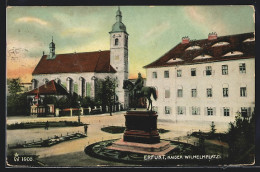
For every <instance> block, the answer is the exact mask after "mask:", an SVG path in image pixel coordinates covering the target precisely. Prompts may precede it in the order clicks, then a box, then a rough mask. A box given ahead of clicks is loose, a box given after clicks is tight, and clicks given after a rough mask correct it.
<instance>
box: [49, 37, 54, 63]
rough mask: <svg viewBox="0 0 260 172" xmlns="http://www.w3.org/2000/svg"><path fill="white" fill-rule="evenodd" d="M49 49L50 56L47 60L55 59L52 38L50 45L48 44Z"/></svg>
mask: <svg viewBox="0 0 260 172" xmlns="http://www.w3.org/2000/svg"><path fill="white" fill-rule="evenodd" d="M49 48H50V54H49V56H48V58H47V59H55V57H56V55H55V44H54V42H53V37H52V41H51V43H50V44H49Z"/></svg>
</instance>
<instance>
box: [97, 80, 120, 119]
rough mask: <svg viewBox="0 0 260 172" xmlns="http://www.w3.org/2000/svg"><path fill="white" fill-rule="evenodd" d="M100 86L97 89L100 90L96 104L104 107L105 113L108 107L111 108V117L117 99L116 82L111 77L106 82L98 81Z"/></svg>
mask: <svg viewBox="0 0 260 172" xmlns="http://www.w3.org/2000/svg"><path fill="white" fill-rule="evenodd" d="M97 83H98V84H99V85H98V86H97V87H96V88H98V89H97V90H96V91H97V94H96V99H95V100H96V102H97V103H98V104H101V105H102V109H103V112H104V110H105V109H106V106H108V107H109V108H108V109H109V113H110V116H112V106H113V105H114V103H115V98H116V93H115V89H116V85H117V83H116V80H115V79H112V78H110V77H106V78H105V79H104V80H98V81H97Z"/></svg>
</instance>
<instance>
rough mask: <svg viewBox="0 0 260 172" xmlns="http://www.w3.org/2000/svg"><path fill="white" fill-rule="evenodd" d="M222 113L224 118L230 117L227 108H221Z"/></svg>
mask: <svg viewBox="0 0 260 172" xmlns="http://www.w3.org/2000/svg"><path fill="white" fill-rule="evenodd" d="M223 113H224V114H223V115H224V116H230V111H229V108H223Z"/></svg>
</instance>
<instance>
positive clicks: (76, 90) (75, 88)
mask: <svg viewBox="0 0 260 172" xmlns="http://www.w3.org/2000/svg"><path fill="white" fill-rule="evenodd" d="M74 92H75V93H77V94H78V84H74Z"/></svg>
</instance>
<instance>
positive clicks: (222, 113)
mask: <svg viewBox="0 0 260 172" xmlns="http://www.w3.org/2000/svg"><path fill="white" fill-rule="evenodd" d="M229 113H230V112H229ZM219 116H224V108H223V107H221V108H220V115H219Z"/></svg>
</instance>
